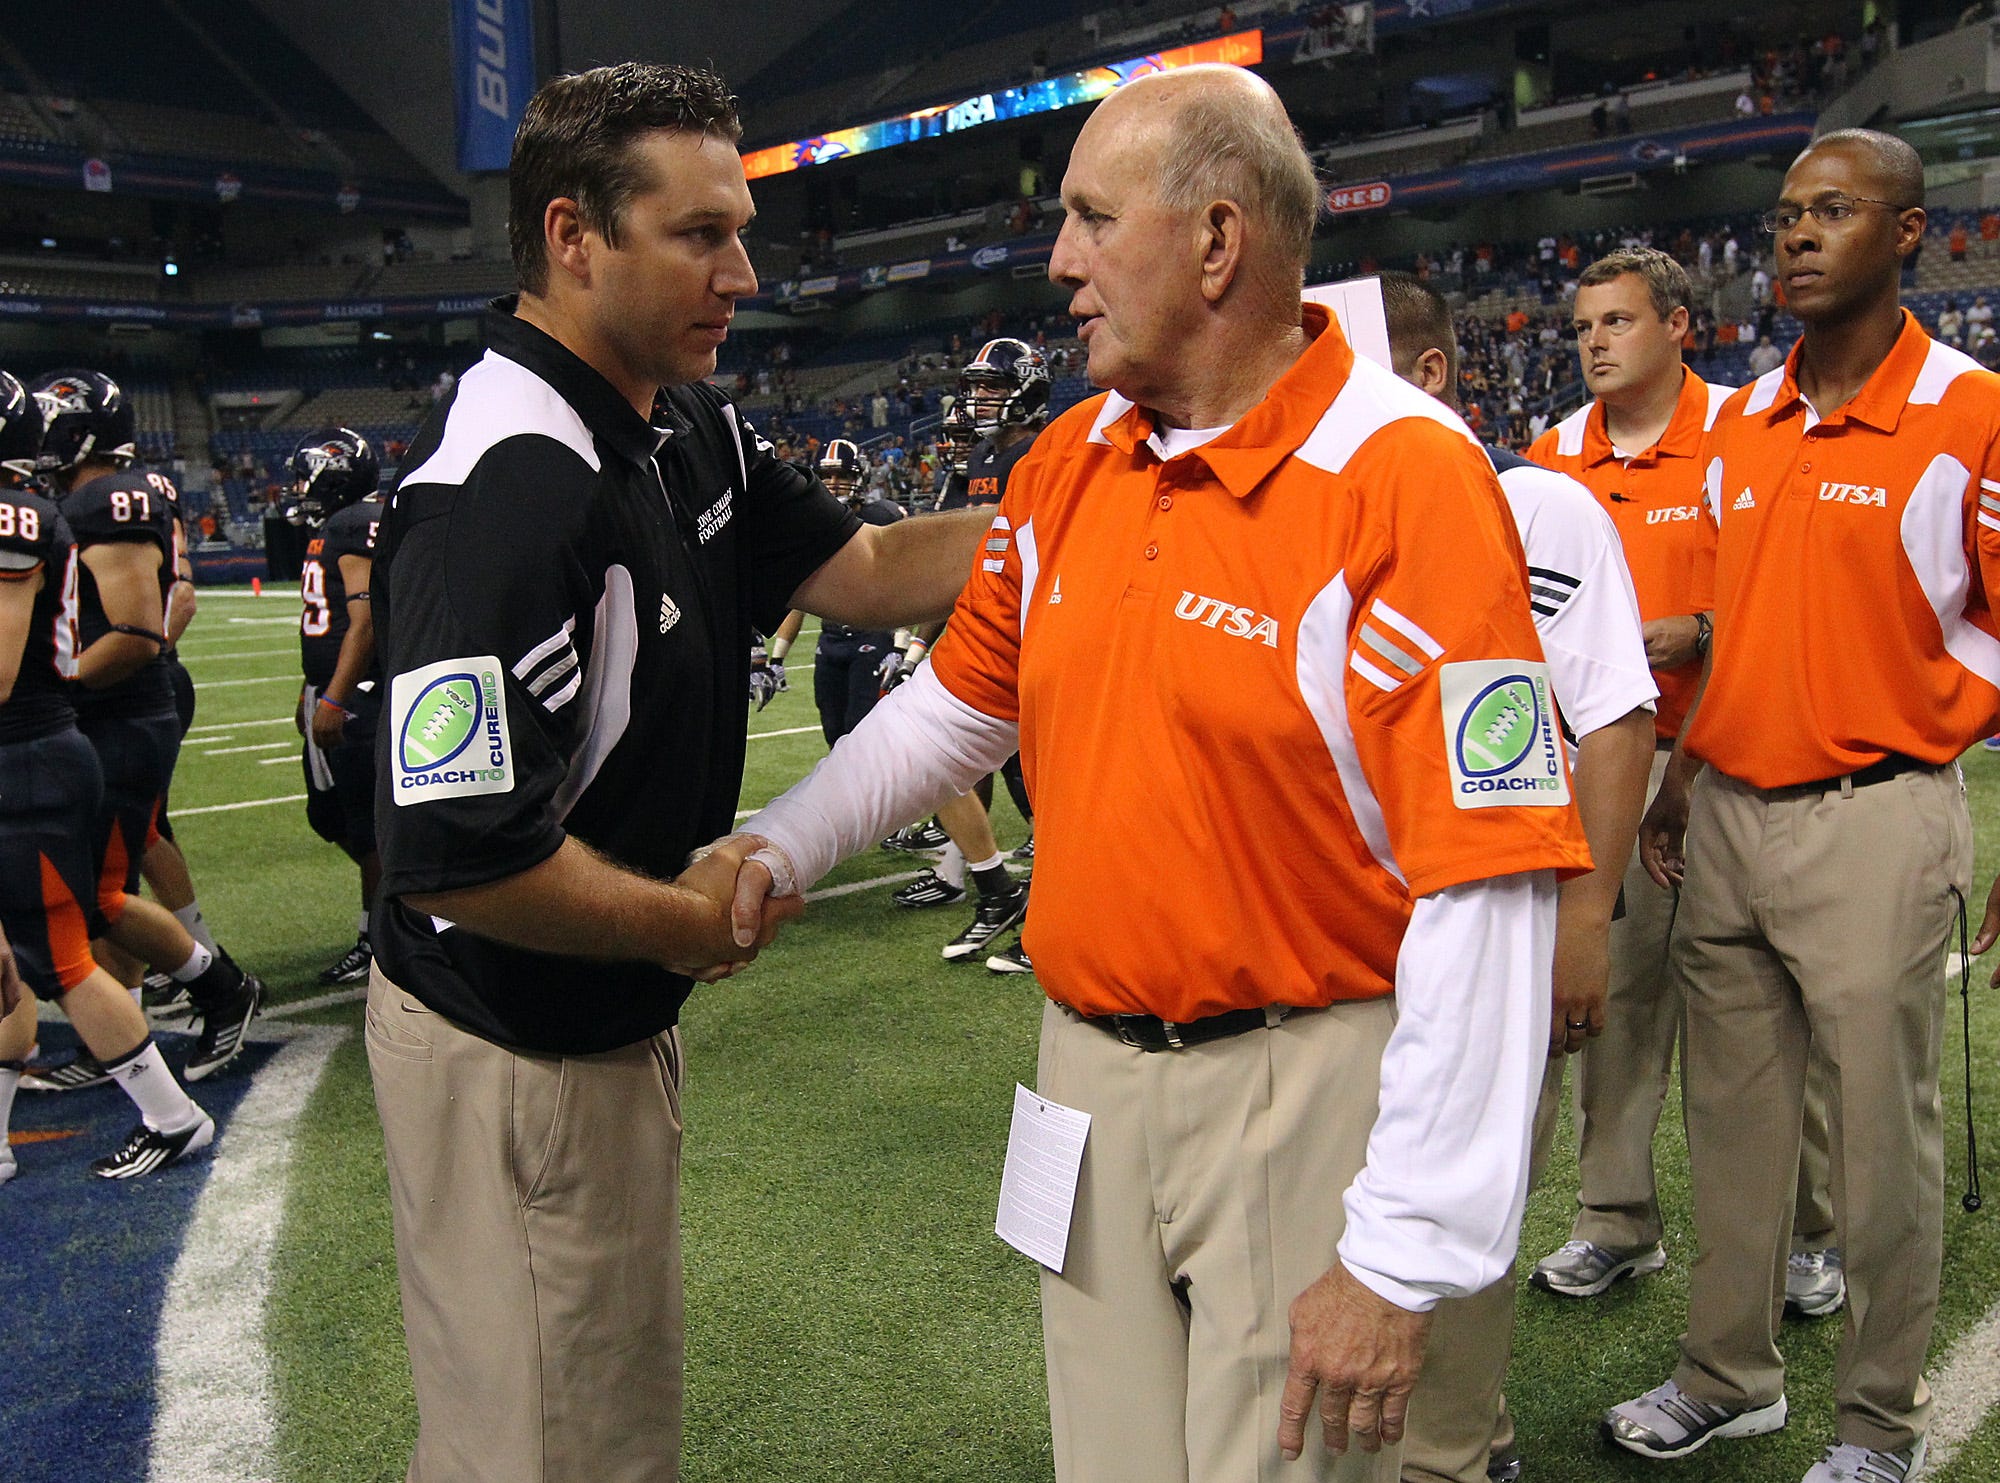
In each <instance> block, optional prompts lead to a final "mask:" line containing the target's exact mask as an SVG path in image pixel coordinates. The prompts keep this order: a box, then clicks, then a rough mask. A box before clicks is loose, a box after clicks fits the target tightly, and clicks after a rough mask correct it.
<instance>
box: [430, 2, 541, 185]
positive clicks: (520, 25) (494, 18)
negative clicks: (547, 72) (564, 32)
mask: <svg viewBox="0 0 2000 1483" xmlns="http://www.w3.org/2000/svg"><path fill="white" fill-rule="evenodd" d="M451 45H452V65H453V69H454V71H455V73H456V75H457V85H458V168H459V169H461V170H465V171H468V172H471V171H479V170H504V169H506V168H507V159H508V156H509V155H510V154H512V153H513V149H514V130H515V128H516V127H517V126H518V125H519V124H520V122H521V111H522V110H523V109H524V108H526V107H527V106H528V98H529V96H530V95H531V94H532V93H533V92H534V91H535V34H534V21H533V19H532V15H531V12H530V5H529V0H451Z"/></svg>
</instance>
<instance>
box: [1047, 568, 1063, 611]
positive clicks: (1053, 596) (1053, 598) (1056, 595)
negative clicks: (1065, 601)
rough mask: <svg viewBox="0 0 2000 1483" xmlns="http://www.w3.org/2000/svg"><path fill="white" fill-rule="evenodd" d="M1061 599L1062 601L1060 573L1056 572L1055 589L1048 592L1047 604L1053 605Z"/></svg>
mask: <svg viewBox="0 0 2000 1483" xmlns="http://www.w3.org/2000/svg"><path fill="white" fill-rule="evenodd" d="M1061 601H1062V574H1061V573H1060V572H1058V573H1057V574H1056V586H1055V591H1053V592H1051V593H1050V594H1049V606H1050V607H1054V606H1055V605H1056V604H1057V603H1059V602H1061Z"/></svg>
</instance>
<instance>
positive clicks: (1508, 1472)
mask: <svg viewBox="0 0 2000 1483" xmlns="http://www.w3.org/2000/svg"><path fill="white" fill-rule="evenodd" d="M1486 1479H1487V1483H1521V1454H1520V1453H1518V1452H1516V1451H1515V1450H1514V1449H1513V1448H1512V1447H1509V1448H1508V1449H1507V1450H1506V1451H1505V1452H1497V1453H1495V1454H1494V1455H1493V1456H1492V1457H1489V1458H1487V1459H1486Z"/></svg>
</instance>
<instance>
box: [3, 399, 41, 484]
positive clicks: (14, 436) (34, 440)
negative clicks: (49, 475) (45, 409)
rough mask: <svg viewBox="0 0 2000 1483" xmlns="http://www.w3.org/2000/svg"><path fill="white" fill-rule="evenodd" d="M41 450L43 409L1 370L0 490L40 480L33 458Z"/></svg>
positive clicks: (37, 455) (35, 482)
mask: <svg viewBox="0 0 2000 1483" xmlns="http://www.w3.org/2000/svg"><path fill="white" fill-rule="evenodd" d="M41 451H42V409H41V406H40V404H38V403H37V402H36V401H35V399H34V398H33V397H32V396H30V395H29V394H28V388H27V387H25V386H23V385H22V384H21V383H20V382H19V381H17V380H16V379H15V378H14V377H13V376H12V375H10V374H9V373H8V372H6V371H0V489H28V488H31V487H33V486H34V485H36V484H38V483H40V482H41V481H40V479H39V478H38V477H37V475H36V471H35V460H36V459H37V458H38V457H39V456H40V454H41Z"/></svg>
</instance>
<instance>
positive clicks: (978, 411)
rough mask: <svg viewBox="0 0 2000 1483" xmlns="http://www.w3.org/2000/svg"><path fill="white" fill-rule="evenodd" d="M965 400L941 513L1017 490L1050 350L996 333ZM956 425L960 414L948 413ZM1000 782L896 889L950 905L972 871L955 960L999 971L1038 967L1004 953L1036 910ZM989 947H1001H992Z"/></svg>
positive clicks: (948, 823) (953, 819) (888, 675)
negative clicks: (966, 920) (991, 811)
mask: <svg viewBox="0 0 2000 1483" xmlns="http://www.w3.org/2000/svg"><path fill="white" fill-rule="evenodd" d="M958 384H959V395H958V400H957V401H956V402H955V403H954V404H953V405H952V413H953V414H954V415H956V414H957V413H959V411H960V409H961V408H962V409H963V411H964V421H965V422H969V423H970V424H971V428H972V433H973V436H974V437H975V438H976V440H977V441H976V442H974V444H973V445H972V448H971V450H970V451H969V452H968V453H967V455H966V460H965V471H964V473H963V474H960V475H956V476H954V477H951V478H948V479H947V480H946V483H945V488H944V492H943V493H942V494H941V495H940V496H939V498H938V508H939V509H940V510H960V509H964V508H966V507H967V506H971V505H997V504H999V503H1000V496H1001V495H1003V494H1005V493H1006V491H1007V476H1008V475H1009V474H1010V473H1012V472H1013V469H1014V465H1015V464H1017V463H1019V462H1020V461H1021V458H1022V456H1023V455H1024V454H1026V453H1027V451H1028V449H1029V448H1030V447H1032V446H1033V445H1034V441H1035V434H1036V433H1037V432H1039V431H1040V430H1041V429H1042V427H1043V426H1044V425H1046V424H1047V422H1048V420H1049V366H1048V362H1047V361H1046V360H1044V359H1043V357H1042V353H1041V352H1040V351H1039V350H1036V349H1035V348H1034V347H1033V346H1032V345H1029V344H1028V343H1027V342H1026V341H1024V340H1016V339H1013V338H1010V337H1003V338H1001V339H997V340H988V341H987V342H986V343H985V344H984V345H982V346H981V347H980V348H979V353H978V354H977V355H975V356H974V357H973V358H972V359H971V361H969V362H968V363H967V364H966V367H965V369H964V370H962V371H960V372H959V377H958ZM945 421H946V428H947V431H949V430H950V427H951V418H950V417H947V418H946V419H945ZM943 631H944V625H943V624H941V623H940V624H937V625H935V626H934V627H930V628H927V629H924V630H920V631H919V632H918V634H917V636H916V637H915V638H913V639H911V641H910V642H909V644H908V646H907V647H906V648H904V650H903V651H902V653H901V654H900V655H899V656H897V659H896V662H895V663H894V664H885V665H884V673H883V677H882V684H883V689H884V690H889V689H893V688H894V687H895V686H896V684H898V683H899V682H900V681H901V680H902V679H903V678H904V676H905V675H906V674H907V673H908V671H909V670H910V669H912V668H914V667H915V666H916V664H917V663H918V662H919V661H920V660H921V659H922V658H923V656H924V654H925V652H926V651H927V650H928V649H929V648H930V646H931V645H932V644H934V643H936V642H937V638H938V635H939V634H940V633H942V632H943ZM1001 776H1002V777H1004V778H1005V779H1006V780H1007V791H1008V792H1009V793H1010V794H1011V795H1012V796H1013V799H1014V806H1015V807H1016V808H1018V809H1019V810H1020V811H1021V817H1022V818H1024V819H1026V820H1028V822H1029V826H1030V828H1031V829H1032V827H1033V824H1034V813H1033V811H1032V810H1031V809H1030V808H1029V806H1028V790H1027V788H1026V786H1025V785H1024V784H1023V783H1022V781H1021V759H1020V758H1019V757H1018V756H1015V757H1010V758H1008V759H1007V763H1006V765H1005V766H1004V767H1003V768H1002V769H1001ZM992 801H993V780H992V779H991V778H987V779H985V780H984V781H982V782H981V783H980V785H979V787H978V788H976V789H974V790H973V791H972V792H971V793H968V794H966V795H965V796H964V797H963V798H954V799H952V800H950V801H949V802H947V803H946V804H945V805H944V807H943V808H941V809H939V810H938V823H939V824H940V825H942V826H943V828H944V832H945V834H946V835H948V836H949V837H950V840H951V843H950V845H949V846H947V847H946V849H945V853H944V857H943V859H941V860H939V862H938V864H937V867H936V869H934V870H925V871H923V872H922V873H921V874H920V875H918V877H917V878H916V879H915V880H914V881H912V882H910V884H909V885H907V886H905V887H903V888H902V889H901V890H900V891H898V892H896V894H895V895H894V897H893V898H891V899H892V900H894V901H895V903H896V904H897V905H898V906H910V907H923V906H944V905H949V904H950V903H952V902H955V901H962V900H964V898H965V884H964V883H965V877H966V874H967V873H968V872H969V873H970V874H971V876H972V882H973V885H974V887H975V889H977V891H978V893H979V905H978V907H977V909H976V910H975V912H974V914H973V919H972V924H971V925H970V926H968V927H967V928H966V929H965V930H964V931H963V932H961V933H959V934H958V936H956V937H954V938H953V939H952V940H951V941H950V942H948V943H946V944H945V946H944V959H945V961H946V962H948V963H968V962H972V961H974V960H975V959H978V958H981V957H984V958H985V959H986V966H987V967H988V968H990V969H992V970H993V971H994V972H995V973H1028V972H1032V971H1033V965H1032V964H1030V963H1029V961H1028V957H1027V954H1026V953H1025V952H1023V951H1022V950H1021V946H1020V944H1019V942H1018V941H1017V942H1016V943H1015V944H1014V945H1013V946H1012V947H1010V948H1007V949H1005V950H1004V951H1003V950H999V949H998V948H995V947H994V939H995V938H997V937H999V936H1000V935H1001V934H1002V933H1004V932H1006V931H1007V930H1008V929H1010V928H1013V927H1017V926H1019V925H1020V921H1021V918H1022V917H1024V916H1025V915H1027V911H1028V891H1027V887H1025V886H1024V885H1022V884H1021V883H1020V882H1018V881H1016V880H1015V879H1014V878H1013V877H1012V876H1011V875H1009V874H1008V873H1007V863H1006V861H1005V860H1004V859H1003V858H1002V857H1001V854H1000V846H999V844H998V843H997V842H996V841H995V839H994V838H993V825H992V823H991V821H990V820H989V819H988V818H987V810H988V808H990V807H991V806H992ZM1015 854H1016V856H1017V857H1018V858H1022V859H1033V858H1034V841H1033V836H1032V835H1030V837H1029V842H1028V843H1027V844H1025V845H1023V846H1022V847H1021V849H1019V850H1017V851H1015ZM989 948H993V950H992V951H991V952H990V954H989V952H988V949H989Z"/></svg>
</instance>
